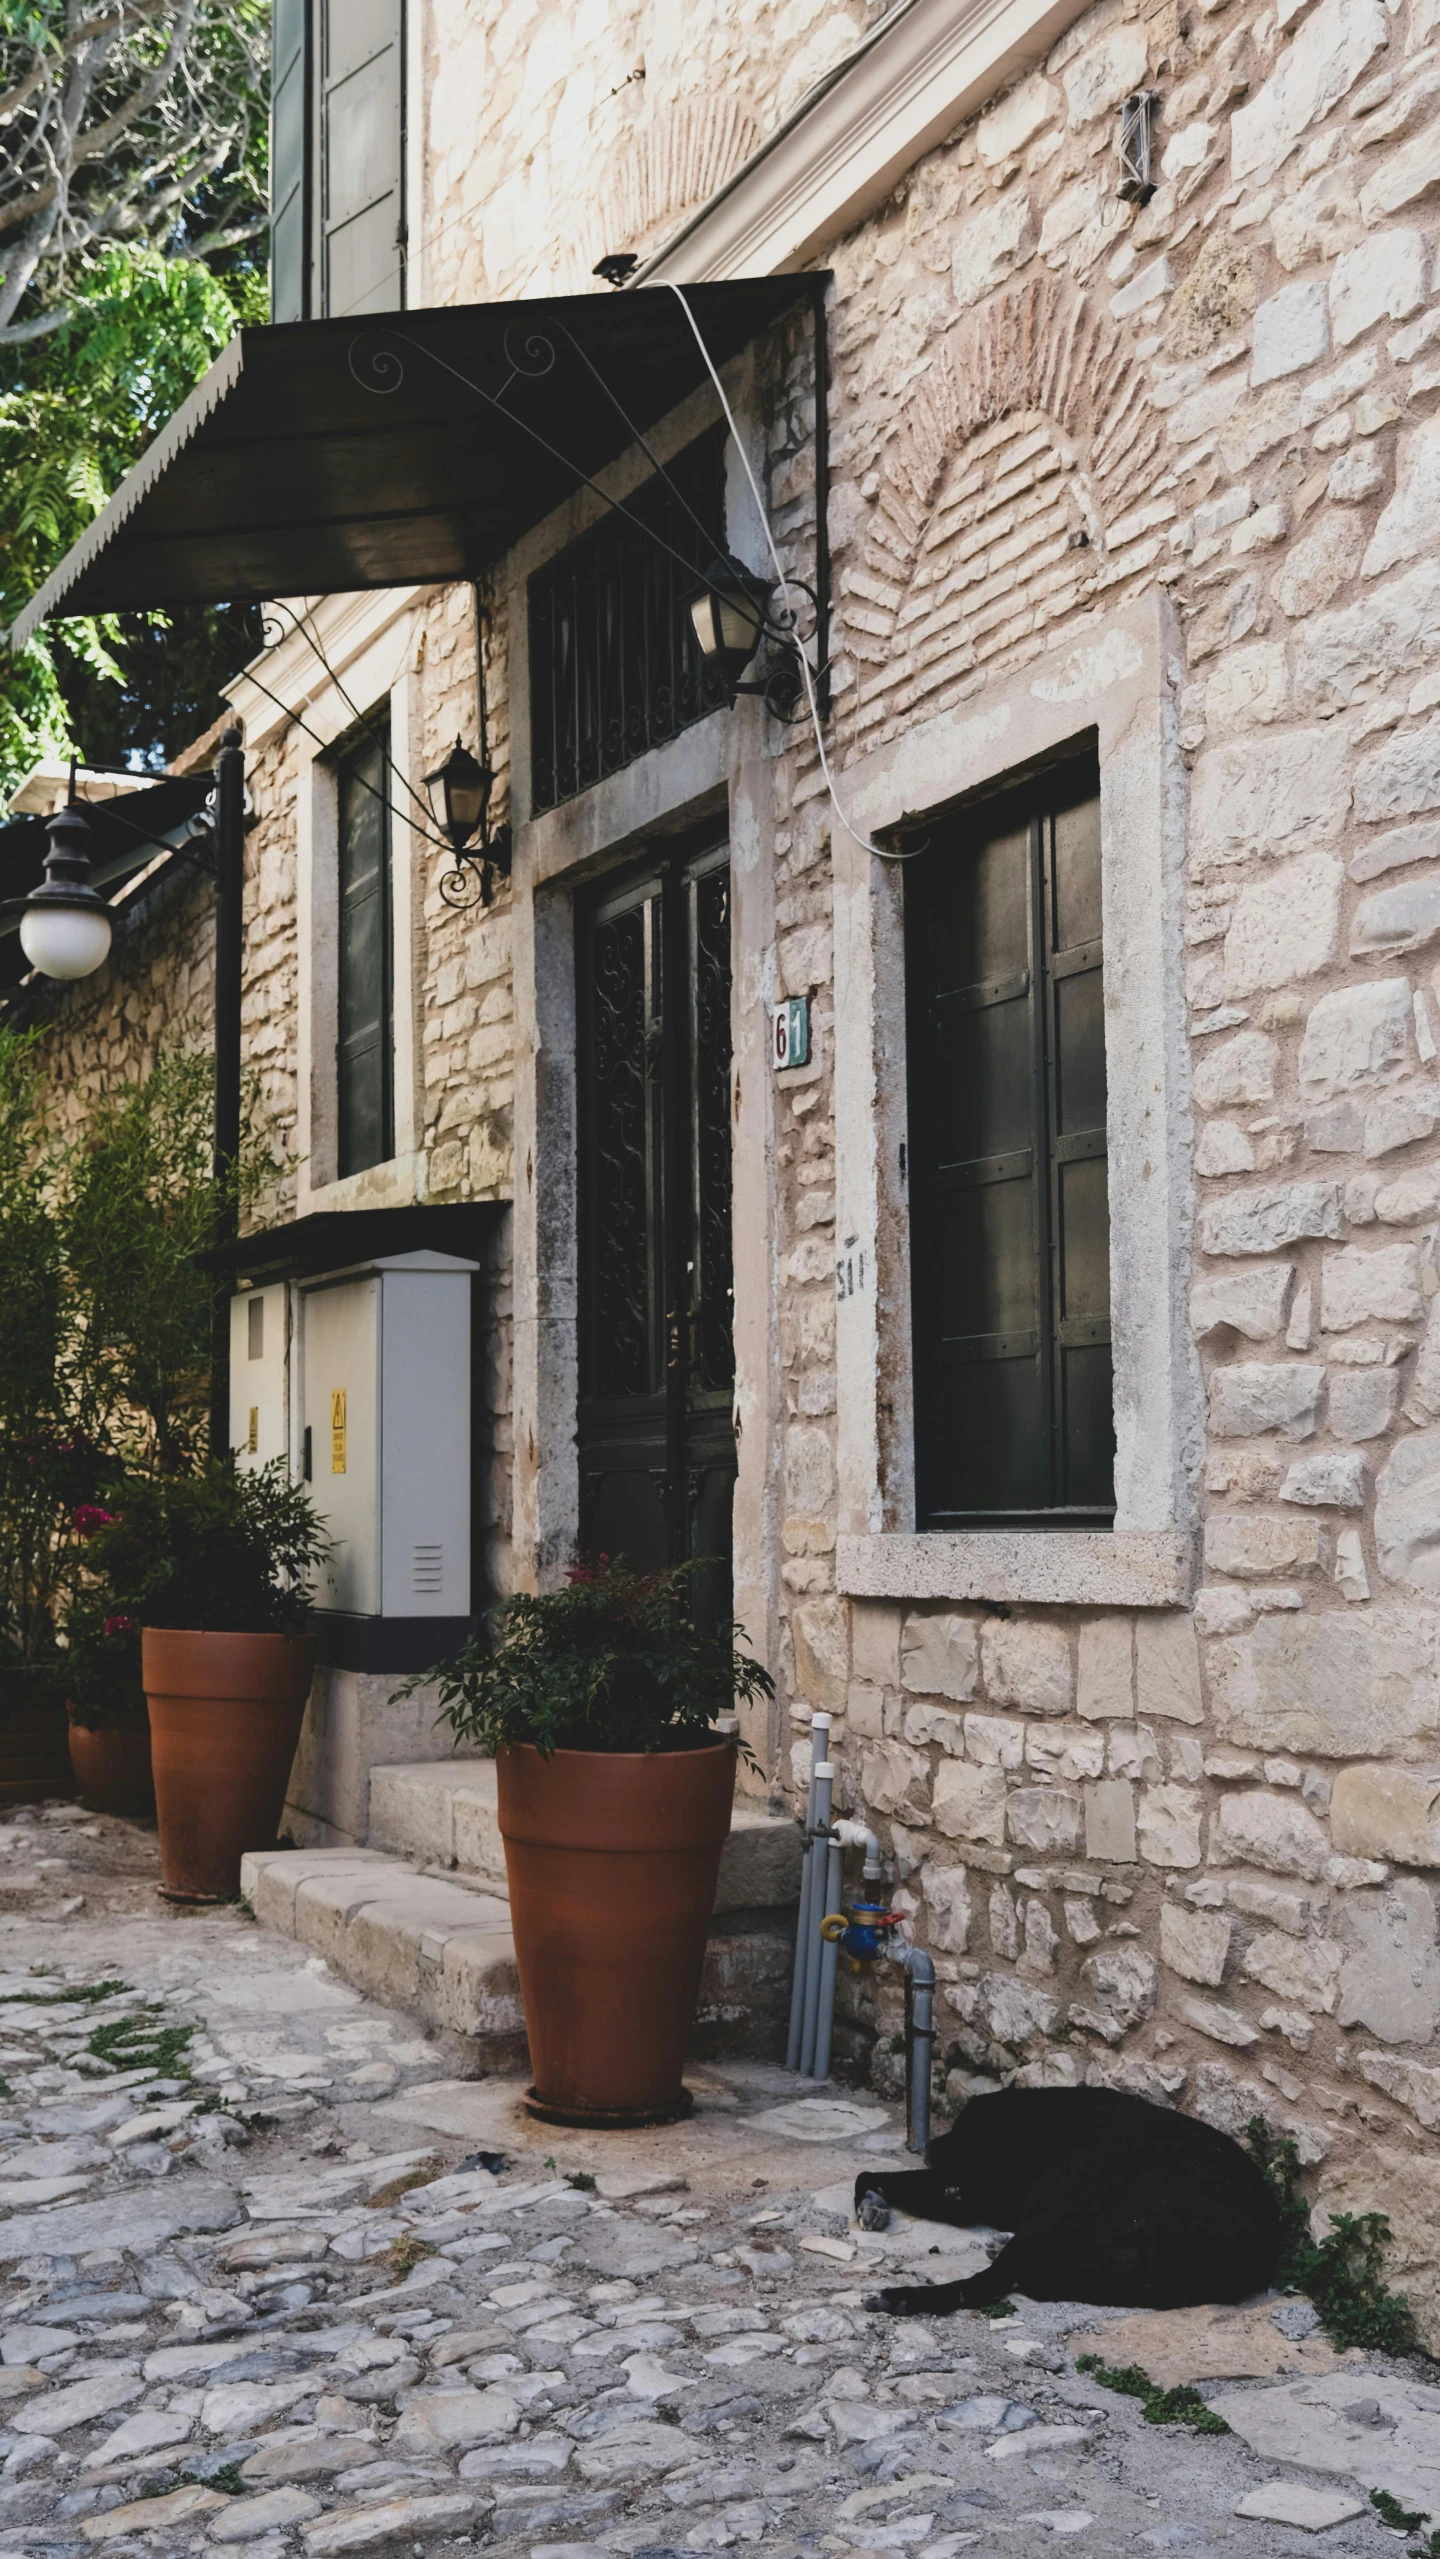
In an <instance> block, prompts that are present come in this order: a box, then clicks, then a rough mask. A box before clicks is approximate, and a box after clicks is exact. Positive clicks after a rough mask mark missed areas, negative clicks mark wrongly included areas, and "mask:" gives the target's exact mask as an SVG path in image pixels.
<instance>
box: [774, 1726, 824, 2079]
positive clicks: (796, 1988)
mask: <svg viewBox="0 0 1440 2559" xmlns="http://www.w3.org/2000/svg"><path fill="white" fill-rule="evenodd" d="M810 1738H811V1759H810V1802H809V1806H808V1809H807V1811H806V1815H805V1860H804V1864H803V1865H802V1867H801V1869H800V1914H799V1918H798V1920H797V1922H796V1928H795V1978H794V1981H793V1983H792V1985H791V1990H790V2037H789V2042H788V2044H787V2046H786V2050H785V2067H786V2069H787V2070H798V2069H799V2067H800V2053H801V2048H802V2046H803V2043H804V2039H805V1985H806V1980H807V1977H808V1974H809V1970H810V1962H811V1955H812V1951H818V1947H819V1932H820V1922H821V1920H822V1919H823V1918H824V1916H825V1913H824V1908H823V1905H822V1907H821V1908H820V1909H819V1910H817V1909H816V1908H815V1898H816V1891H817V1889H818V1882H819V1878H818V1876H817V1871H816V1870H817V1865H818V1861H819V1858H820V1857H821V1856H822V1855H823V1854H824V1851H823V1849H822V1848H821V1846H820V1843H819V1841H818V1840H817V1838H816V1836H815V1806H816V1797H817V1794H818V1790H819V1765H820V1762H821V1761H823V1760H824V1758H825V1752H826V1747H827V1745H828V1743H829V1740H830V1717H829V1716H828V1715H816V1716H815V1717H814V1718H813V1720H812V1722H811V1726H810ZM812 1941H813V1946H812Z"/></svg>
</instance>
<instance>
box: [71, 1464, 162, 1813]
mask: <svg viewBox="0 0 1440 2559" xmlns="http://www.w3.org/2000/svg"><path fill="white" fill-rule="evenodd" d="M116 1517H117V1513H116V1512H114V1511H113V1510H106V1509H105V1508H104V1507H103V1505H102V1504H100V1503H98V1502H93V1503H90V1502H87V1503H82V1504H81V1506H80V1507H79V1508H78V1509H77V1510H76V1512H75V1515H74V1525H75V1529H76V1533H77V1535H78V1536H79V1537H81V1538H82V1539H86V1540H89V1539H91V1538H93V1537H94V1536H95V1534H96V1532H97V1531H98V1530H100V1529H102V1528H108V1527H110V1526H112V1525H113V1524H114V1522H115V1520H116ZM64 1676H65V1711H66V1715H67V1717H68V1720H69V1736H70V1766H71V1768H72V1770H73V1772H74V1777H75V1783H76V1785H77V1786H78V1788H79V1790H80V1794H81V1797H82V1799H83V1800H84V1802H85V1803H87V1804H88V1805H89V1806H90V1808H91V1810H92V1811H93V1812H97V1813H150V1812H153V1811H154V1809H155V1783H154V1778H153V1776H152V1774H151V1768H150V1719H149V1717H148V1715H147V1714H146V1711H145V1690H144V1687H143V1685H142V1683H141V1678H140V1623H139V1620H138V1618H135V1617H131V1616H130V1615H128V1614H127V1612H126V1611H125V1610H124V1609H118V1608H115V1607H114V1606H112V1604H111V1598H110V1593H109V1591H108V1590H107V1589H105V1588H103V1587H97V1586H96V1585H95V1582H94V1579H93V1577H91V1578H90V1579H89V1580H88V1581H87V1584H86V1586H85V1587H84V1588H82V1589H81V1590H80V1591H79V1592H78V1593H77V1594H76V1596H75V1597H74V1598H73V1599H72V1600H71V1603H70V1606H69V1608H68V1610H67V1611H66V1617H65V1652H64Z"/></svg>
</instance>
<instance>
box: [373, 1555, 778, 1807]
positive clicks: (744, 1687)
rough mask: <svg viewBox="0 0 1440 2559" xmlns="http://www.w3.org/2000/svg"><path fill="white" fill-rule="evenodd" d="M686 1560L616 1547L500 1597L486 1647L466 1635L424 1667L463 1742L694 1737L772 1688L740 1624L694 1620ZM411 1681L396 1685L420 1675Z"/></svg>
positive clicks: (579, 1744) (659, 1741)
mask: <svg viewBox="0 0 1440 2559" xmlns="http://www.w3.org/2000/svg"><path fill="white" fill-rule="evenodd" d="M691 1570H692V1567H691V1566H689V1565H687V1564H680V1565H677V1566H675V1568H674V1569H673V1570H672V1571H670V1572H668V1573H645V1572H639V1571H637V1570H636V1569H635V1568H634V1567H633V1566H632V1565H630V1564H627V1563H626V1562H625V1560H624V1558H623V1557H619V1558H613V1559H612V1558H611V1557H610V1556H606V1555H602V1556H601V1557H599V1559H598V1560H597V1561H596V1562H595V1563H593V1564H591V1563H579V1564H576V1565H575V1566H574V1568H573V1570H572V1571H571V1574H570V1577H569V1580H568V1581H567V1582H566V1584H565V1586H564V1588H563V1589H562V1590H557V1591H546V1592H543V1593H540V1594H538V1595H537V1594H535V1593H533V1592H529V1591H522V1592H520V1593H518V1594H517V1596H516V1597H515V1598H514V1599H511V1600H509V1601H507V1603H506V1605H505V1611H504V1618H503V1630H502V1633H501V1637H500V1641H499V1643H498V1644H496V1645H495V1646H494V1647H493V1648H492V1647H491V1645H490V1644H489V1643H488V1642H487V1641H486V1639H485V1638H484V1637H483V1636H473V1637H472V1638H471V1640H470V1642H469V1643H468V1644H466V1645H465V1647H464V1649H463V1650H462V1651H461V1652H459V1653H457V1654H456V1656H455V1658H454V1660H453V1661H450V1662H446V1663H443V1664H442V1665H441V1667H440V1668H439V1669H438V1670H437V1671H434V1672H427V1673H425V1674H424V1677H425V1678H427V1679H429V1678H433V1679H435V1680H436V1681H437V1682H438V1684H439V1691H440V1704H441V1713H442V1717H444V1718H447V1719H448V1721H449V1722H450V1724H451V1725H452V1726H453V1728H454V1732H455V1736H456V1739H457V1740H458V1741H469V1742H478V1743H479V1745H480V1747H481V1749H482V1750H486V1751H491V1752H494V1751H500V1750H510V1749H514V1748H516V1747H517V1746H518V1745H519V1744H521V1743H524V1742H533V1744H534V1745H535V1748H536V1749H537V1750H538V1751H539V1752H540V1754H541V1757H542V1758H545V1759H548V1758H549V1757H550V1755H551V1753H552V1752H553V1751H557V1750H603V1751H653V1750H677V1749H685V1748H687V1747H695V1746H697V1745H699V1744H701V1743H704V1742H705V1741H707V1740H709V1739H711V1738H712V1737H713V1733H712V1728H713V1726H714V1724H715V1720H716V1718H717V1716H720V1715H728V1714H729V1713H730V1712H731V1711H732V1709H733V1707H734V1704H735V1701H736V1699H737V1698H739V1699H742V1700H743V1701H745V1702H746V1703H748V1702H750V1701H751V1700H752V1699H754V1698H758V1697H773V1696H774V1694H775V1683H774V1681H773V1680H772V1678H771V1676H770V1673H769V1672H768V1671H767V1670H765V1669H764V1668H763V1667H762V1665H761V1664H760V1663H759V1662H757V1661H755V1660H754V1659H752V1657H751V1655H750V1654H749V1653H742V1652H740V1651H738V1650H737V1649H736V1644H737V1638H739V1639H743V1637H744V1632H745V1630H744V1628H743V1627H742V1626H735V1625H731V1624H723V1625H720V1626H717V1627H714V1628H705V1627H701V1626H699V1625H697V1624H696V1622H695V1620H694V1619H693V1618H692V1617H691V1615H690V1613H689V1608H688V1605H687V1598H688V1586H689V1578H690V1573H691ZM420 1684H421V1683H420V1681H419V1680H411V1681H409V1682H407V1684H406V1687H405V1688H404V1689H402V1690H401V1691H400V1692H399V1693H400V1695H402V1696H406V1695H409V1694H410V1693H411V1691H412V1690H413V1689H415V1688H417V1687H419V1686H420Z"/></svg>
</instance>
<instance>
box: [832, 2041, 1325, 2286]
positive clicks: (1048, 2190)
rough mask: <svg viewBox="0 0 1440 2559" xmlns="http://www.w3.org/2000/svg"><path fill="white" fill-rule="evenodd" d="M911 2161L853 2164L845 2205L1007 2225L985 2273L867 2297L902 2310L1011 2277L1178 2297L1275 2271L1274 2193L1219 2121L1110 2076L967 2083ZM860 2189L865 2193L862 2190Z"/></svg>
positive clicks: (880, 2217)
mask: <svg viewBox="0 0 1440 2559" xmlns="http://www.w3.org/2000/svg"><path fill="white" fill-rule="evenodd" d="M925 2163H926V2164H925V2166H924V2167H923V2168H916V2169H911V2170H909V2171H903V2172H902V2173H900V2174H899V2175H895V2176H892V2175H890V2174H888V2173H881V2172H879V2171H876V2170H874V2169H865V2170H863V2171H862V2172H861V2174H860V2176H858V2177H857V2178H856V2180H855V2209H856V2211H857V2213H859V2215H860V2217H861V2219H862V2220H863V2221H865V2222H867V2223H868V2225H869V2226H870V2227H871V2228H872V2229H875V2228H881V2229H883V2227H884V2219H885V2215H884V2206H886V2205H889V2204H898V2205H899V2207H900V2209H901V2211H902V2212H908V2213H915V2214H917V2215H918V2216H919V2217H920V2218H921V2219H922V2220H924V2221H946V2222H953V2223H959V2224H962V2225H963V2224H964V2223H967V2222H988V2223H989V2224H990V2225H991V2227H992V2228H994V2229H998V2230H1009V2231H1013V2232H1014V2234H1015V2235H1014V2237H1013V2238H1012V2239H1009V2240H1007V2241H1006V2244H1005V2246H1004V2247H1003V2248H1002V2249H1001V2250H1000V2253H999V2255H998V2256H997V2257H995V2258H994V2259H992V2261H991V2263H990V2264H989V2265H988V2266H987V2267H986V2268H985V2270H984V2272H983V2273H982V2274H978V2275H971V2276H969V2277H968V2278H967V2279H966V2280H965V2281H964V2282H961V2283H952V2284H894V2285H891V2286H889V2287H887V2289H886V2290H885V2291H884V2292H877V2293H872V2294H871V2295H870V2297H869V2301H868V2303H867V2307H868V2308H869V2309H871V2310H890V2311H896V2312H898V2313H899V2314H900V2315H901V2316H902V2317H903V2316H906V2315H908V2314H914V2313H917V2312H925V2311H943V2310H957V2309H960V2308H962V2307H963V2308H966V2309H979V2308H981V2307H983V2305H984V2304H985V2303H987V2302H994V2301H1003V2300H1004V2298H1005V2295H1006V2294H1007V2293H1008V2292H1011V2291H1012V2290H1013V2291H1015V2292H1023V2293H1028V2294H1029V2296H1030V2299H1031V2300H1032V2301H1094V2302H1110V2303H1115V2304H1123V2305H1125V2306H1127V2307H1133V2308H1134V2309H1137V2310H1176V2309H1180V2308H1182V2307H1184V2306H1185V2305H1186V2304H1188V2303H1192V2302H1202V2301H1244V2300H1246V2299H1247V2298H1248V2296H1249V2295H1250V2294H1251V2293H1256V2292H1263V2291H1265V2290H1266V2288H1267V2286H1268V2285H1269V2284H1270V2283H1271V2282H1272V2280H1273V2278H1274V2274H1275V2264H1276V2257H1277V2253H1278V2246H1279V2221H1278V2216H1277V2213H1276V2207H1275V2199H1274V2197H1273V2195H1272V2194H1271V2191H1270V2188H1269V2187H1268V2185H1267V2184H1266V2182H1265V2179H1264V2178H1263V2176H1262V2175H1261V2173H1260V2170H1259V2169H1258V2168H1257V2167H1256V2165H1255V2163H1254V2161H1253V2160H1252V2159H1250V2158H1249V2157H1248V2156H1247V2155H1246V2153H1245V2152H1244V2151H1243V2150H1241V2148H1240V2147H1239V2145H1238V2143H1236V2142H1233V2141H1231V2140H1230V2138H1229V2136H1228V2134H1226V2133H1221V2132H1216V2131H1215V2130H1214V2129H1213V2127H1212V2126H1211V2125H1209V2124H1202V2123H1197V2122H1196V2121H1195V2118H1194V2117H1193V2116H1191V2115H1175V2114H1172V2113H1171V2112H1170V2111H1169V2109H1168V2107H1165V2106H1152V2105H1150V2104H1149V2103H1148V2102H1147V2100H1146V2099H1145V2098H1143V2097H1126V2096H1122V2095H1121V2094H1120V2092H1119V2091H1118V2090H1115V2089H1109V2088H1007V2089H1004V2090H1002V2091H1001V2092H1000V2093H999V2094H998V2095H997V2096H994V2097H975V2098H972V2099H971V2101H970V2104H969V2105H968V2106H967V2107H966V2108H965V2110H964V2112H963V2113H962V2114H961V2116H960V2117H959V2120H958V2121H957V2122H956V2123H955V2124H954V2125H952V2127H951V2129H950V2131H949V2132H947V2133H941V2135H940V2136H939V2138H938V2140H936V2141H932V2142H931V2144H930V2147H929V2149H928V2150H927V2151H926V2153H925ZM867 2198H873V2199H875V2200H873V2201H871V2202H869V2203H868V2204H867Z"/></svg>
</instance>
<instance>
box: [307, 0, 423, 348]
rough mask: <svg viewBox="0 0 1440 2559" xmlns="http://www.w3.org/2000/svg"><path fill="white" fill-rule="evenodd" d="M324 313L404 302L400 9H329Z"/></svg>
mask: <svg viewBox="0 0 1440 2559" xmlns="http://www.w3.org/2000/svg"><path fill="white" fill-rule="evenodd" d="M320 14H321V25H322V43H321V64H320V194H321V210H320V232H321V256H322V262H323V276H324V307H325V310H326V312H327V314H329V315H330V316H331V317H333V318H336V319H341V318H345V317H348V316H349V315H351V314H353V313H356V312H361V311H398V310H400V309H401V308H402V307H403V305H404V301H405V289H404V278H405V237H404V233H405V162H404V122H405V112H404V109H405V70H404V53H405V48H404V11H403V8H402V5H401V0H320Z"/></svg>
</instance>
